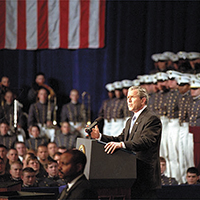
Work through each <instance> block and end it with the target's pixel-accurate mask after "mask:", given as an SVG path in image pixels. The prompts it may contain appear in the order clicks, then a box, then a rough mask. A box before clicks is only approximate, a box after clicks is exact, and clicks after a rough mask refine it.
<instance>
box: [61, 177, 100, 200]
mask: <svg viewBox="0 0 200 200" xmlns="http://www.w3.org/2000/svg"><path fill="white" fill-rule="evenodd" d="M62 192H64V190H63V191H62ZM62 192H61V194H60V195H59V197H60V196H61V195H62ZM59 197H58V199H59ZM66 199H70V200H72V199H73V200H79V199H91V200H97V199H98V195H97V192H96V191H95V190H94V189H93V188H92V186H91V184H90V182H89V181H88V180H87V179H86V177H85V175H83V176H82V177H81V178H80V179H78V180H77V182H76V183H75V184H74V185H73V186H72V187H71V188H70V189H69V191H68V192H67V193H66V195H65V198H62V200H66Z"/></svg>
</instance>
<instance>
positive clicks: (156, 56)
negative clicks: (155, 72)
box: [151, 53, 160, 62]
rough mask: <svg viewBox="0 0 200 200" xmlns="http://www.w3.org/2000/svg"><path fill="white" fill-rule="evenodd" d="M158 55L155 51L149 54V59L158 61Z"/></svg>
mask: <svg viewBox="0 0 200 200" xmlns="http://www.w3.org/2000/svg"><path fill="white" fill-rule="evenodd" d="M159 55H160V53H155V54H153V55H152V56H151V59H152V60H153V61H154V62H158V58H159Z"/></svg>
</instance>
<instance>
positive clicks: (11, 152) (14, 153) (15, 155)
mask: <svg viewBox="0 0 200 200" xmlns="http://www.w3.org/2000/svg"><path fill="white" fill-rule="evenodd" d="M7 157H8V159H9V161H10V162H15V161H17V160H18V153H17V150H14V149H11V150H9V152H8V156H7Z"/></svg>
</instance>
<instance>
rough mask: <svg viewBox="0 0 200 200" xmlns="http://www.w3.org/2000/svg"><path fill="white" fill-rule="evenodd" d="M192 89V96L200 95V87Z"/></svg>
mask: <svg viewBox="0 0 200 200" xmlns="http://www.w3.org/2000/svg"><path fill="white" fill-rule="evenodd" d="M190 91H191V96H192V97H197V96H199V95H200V88H195V89H193V88H191V90H190Z"/></svg>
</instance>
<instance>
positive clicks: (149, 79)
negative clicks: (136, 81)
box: [143, 75, 153, 83]
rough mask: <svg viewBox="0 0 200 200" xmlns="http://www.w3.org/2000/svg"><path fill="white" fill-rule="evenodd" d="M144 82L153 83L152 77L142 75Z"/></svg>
mask: <svg viewBox="0 0 200 200" xmlns="http://www.w3.org/2000/svg"><path fill="white" fill-rule="evenodd" d="M143 78H144V83H153V77H152V76H151V75H144V76H143Z"/></svg>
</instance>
